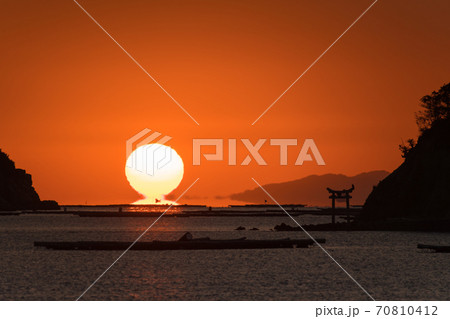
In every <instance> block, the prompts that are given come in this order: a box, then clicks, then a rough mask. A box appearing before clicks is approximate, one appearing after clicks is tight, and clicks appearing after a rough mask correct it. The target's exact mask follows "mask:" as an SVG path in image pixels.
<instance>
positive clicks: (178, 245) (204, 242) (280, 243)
mask: <svg viewBox="0 0 450 319" xmlns="http://www.w3.org/2000/svg"><path fill="white" fill-rule="evenodd" d="M316 241H317V242H318V243H325V239H316ZM313 244H314V241H313V240H311V239H289V238H288V239H278V240H247V239H245V238H242V239H234V240H211V239H207V238H206V239H191V240H179V241H156V240H155V241H151V242H137V243H135V244H134V245H133V246H132V247H131V248H130V250H204V249H273V248H307V247H309V246H311V245H313ZM131 245H132V242H123V241H76V242H34V246H35V247H45V248H47V249H53V250H126V249H128V247H130V246H131Z"/></svg>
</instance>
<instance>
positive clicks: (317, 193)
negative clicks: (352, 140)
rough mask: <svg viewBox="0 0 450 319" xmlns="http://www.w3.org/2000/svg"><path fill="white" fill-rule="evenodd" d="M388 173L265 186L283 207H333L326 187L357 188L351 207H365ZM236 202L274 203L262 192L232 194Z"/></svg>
mask: <svg viewBox="0 0 450 319" xmlns="http://www.w3.org/2000/svg"><path fill="white" fill-rule="evenodd" d="M388 174H389V172H387V171H371V172H368V173H361V174H358V175H355V176H346V175H343V174H325V175H310V176H307V177H305V178H301V179H297V180H293V181H289V182H282V183H274V184H267V185H262V186H263V187H264V189H266V190H267V192H269V193H270V194H271V195H272V196H273V197H274V198H275V199H276V200H277V201H278V202H279V203H280V204H307V205H309V206H330V205H331V200H330V199H329V198H328V196H329V194H328V192H327V190H326V188H327V187H330V188H334V189H343V188H350V187H351V185H352V184H354V185H355V190H354V191H353V193H352V196H353V198H352V200H351V202H350V203H351V204H352V205H362V204H363V203H364V202H365V200H366V198H367V196H368V195H369V193H370V192H371V191H372V189H373V187H374V186H376V185H377V184H378V182H380V181H381V180H382V179H384V178H385V177H386V176H387V175H388ZM230 198H231V199H233V200H239V201H244V202H248V203H255V204H260V203H264V200H267V202H268V203H272V201H271V200H270V198H269V197H268V196H267V195H266V194H265V193H264V192H263V191H262V190H261V189H260V188H259V187H256V188H254V189H252V190H247V191H244V192H242V193H237V194H232V195H230Z"/></svg>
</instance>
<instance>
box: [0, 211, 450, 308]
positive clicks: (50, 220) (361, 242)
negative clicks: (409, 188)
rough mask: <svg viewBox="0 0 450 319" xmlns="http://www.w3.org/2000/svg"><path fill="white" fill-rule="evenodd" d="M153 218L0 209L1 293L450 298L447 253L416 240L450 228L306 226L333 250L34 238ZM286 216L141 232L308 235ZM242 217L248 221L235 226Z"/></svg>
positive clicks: (307, 219)
mask: <svg viewBox="0 0 450 319" xmlns="http://www.w3.org/2000/svg"><path fill="white" fill-rule="evenodd" d="M71 209H87V208H73V207H72V208H71ZM89 209H91V210H92V208H89ZM155 219H156V218H155V217H148V218H147V217H145V218H143V217H138V218H130V217H79V216H77V215H72V214H67V213H66V214H55V213H48V214H32V213H30V214H21V215H17V216H9V215H8V216H5V215H1V214H0V271H1V276H0V300H76V299H78V298H79V297H80V296H81V295H82V298H81V299H80V300H371V299H370V297H369V295H368V294H370V295H371V296H372V297H373V298H374V299H376V300H449V299H450V289H449V285H448V282H449V279H450V254H442V253H433V252H431V251H428V250H419V249H417V244H418V243H426V244H447V245H450V234H448V233H429V232H382V231H367V232H356V231H352V232H346V231H341V232H310V235H311V236H313V237H314V238H325V239H326V243H325V244H322V247H323V249H324V250H326V252H327V253H328V254H329V255H328V254H327V253H326V252H325V251H324V250H322V249H321V248H320V247H318V246H313V247H310V248H292V249H249V250H247V249H242V250H241V249H240V250H195V251H192V250H191V251H132V250H131V251H128V252H126V253H125V254H124V255H123V256H122V257H120V256H121V254H122V253H123V252H122V251H53V250H46V249H45V248H40V247H34V246H33V243H34V242H35V241H82V240H93V241H94V240H104V241H107V240H108V241H109V240H111V241H134V240H135V239H136V238H137V237H138V236H139V235H141V234H142V232H144V231H145V230H146V229H147V228H148V227H149V226H150V225H151V224H152V223H153V222H154V221H155ZM295 219H296V220H297V221H298V222H299V223H300V224H314V223H324V222H329V221H330V217H329V216H314V215H303V216H298V217H295ZM281 223H286V224H289V225H292V226H295V224H294V223H293V221H292V220H291V219H290V218H289V217H288V216H275V217H268V216H242V217H239V216H238V217H233V216H208V217H201V216H198V217H188V218H186V217H162V218H161V219H159V220H158V221H157V222H156V223H155V224H154V226H152V227H151V228H150V229H149V230H148V232H147V233H146V234H145V235H144V236H143V238H141V241H151V240H155V239H158V240H177V239H179V238H180V237H181V236H182V235H183V234H184V233H186V232H191V233H192V234H193V235H194V237H210V238H211V239H233V238H241V237H247V238H248V239H282V238H292V239H293V238H308V235H307V234H305V233H304V232H301V231H299V232H276V231H273V228H274V226H275V225H277V224H281ZM239 226H242V227H245V228H246V230H236V228H237V227H239ZM252 228H256V229H258V230H250V229H252ZM119 257H120V258H119ZM118 258H119V259H118ZM114 262H115V263H114ZM113 263H114V265H112V264H113ZM111 265H112V266H111ZM110 266H111V267H110ZM109 267H110V268H109ZM108 268H109V269H108ZM107 269H108V270H107ZM343 269H345V271H346V272H348V274H350V275H351V276H352V277H353V279H354V280H352V279H351V278H350V277H349V276H348V275H347V274H346V273H345V272H344V270H343ZM105 270H107V271H106V272H105ZM103 272H105V273H104V275H103V276H102V277H101V278H100V279H98V278H99V276H100V275H102V273H103ZM97 279H98V281H97V282H96V283H95V284H94V285H93V286H92V287H91V288H90V289H89V290H87V289H88V287H89V286H90V285H91V284H92V283H93V282H94V281H95V280H97ZM355 281H356V282H357V283H358V284H359V285H361V287H363V288H364V289H365V290H366V292H367V293H368V294H367V293H366V292H365V291H364V290H363V289H361V288H360V287H359V285H358V284H357V283H356V282H355ZM86 290H87V291H86ZM83 293H84V294H83Z"/></svg>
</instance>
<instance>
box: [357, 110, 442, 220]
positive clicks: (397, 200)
mask: <svg viewBox="0 0 450 319" xmlns="http://www.w3.org/2000/svg"><path fill="white" fill-rule="evenodd" d="M362 218H364V219H375V220H377V219H378V220H380V219H387V218H420V219H427V220H441V219H450V119H445V120H440V121H437V122H436V123H434V125H433V126H432V127H431V128H430V129H428V130H426V131H424V132H423V133H422V135H421V136H420V137H419V139H418V141H417V145H416V146H415V147H413V148H412V149H411V150H410V151H409V152H408V153H407V154H406V157H405V161H404V162H403V164H401V165H400V167H398V168H397V169H396V170H395V171H394V172H392V174H390V175H389V176H387V177H386V178H385V179H384V180H382V181H381V182H380V183H379V184H378V186H376V187H375V188H374V190H373V191H372V192H371V194H370V195H369V197H368V198H367V200H366V202H365V204H364V213H363V214H362Z"/></svg>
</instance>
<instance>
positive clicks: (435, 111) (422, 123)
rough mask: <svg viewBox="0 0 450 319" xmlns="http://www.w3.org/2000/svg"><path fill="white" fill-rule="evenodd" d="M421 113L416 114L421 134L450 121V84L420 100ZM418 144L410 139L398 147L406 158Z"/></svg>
mask: <svg viewBox="0 0 450 319" xmlns="http://www.w3.org/2000/svg"><path fill="white" fill-rule="evenodd" d="M420 102H421V103H420V106H421V107H422V108H423V109H422V110H421V111H418V112H416V123H417V126H418V128H419V131H420V134H423V133H424V132H425V131H427V130H429V129H431V128H432V127H433V126H434V125H435V124H436V123H437V122H442V121H446V120H447V121H450V83H447V84H444V85H443V86H442V87H441V88H440V89H439V91H437V92H436V91H433V92H432V93H431V94H430V95H425V96H424V97H422V98H421V99H420ZM416 144H417V142H416V141H415V140H414V139H412V138H410V139H408V140H407V141H406V143H402V144H400V145H399V146H398V148H399V149H400V152H401V153H402V157H403V158H406V157H407V156H408V154H409V153H410V152H411V151H412V150H413V149H414V147H415V146H416Z"/></svg>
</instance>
